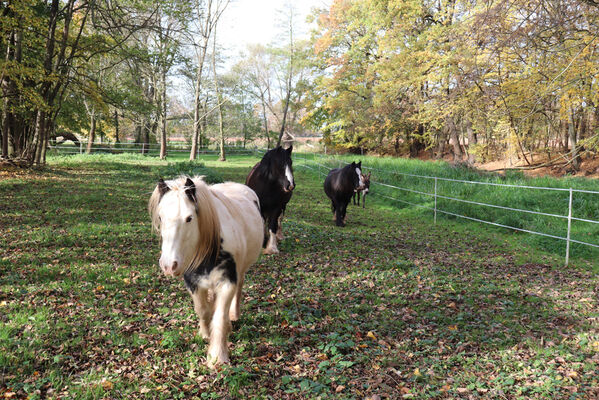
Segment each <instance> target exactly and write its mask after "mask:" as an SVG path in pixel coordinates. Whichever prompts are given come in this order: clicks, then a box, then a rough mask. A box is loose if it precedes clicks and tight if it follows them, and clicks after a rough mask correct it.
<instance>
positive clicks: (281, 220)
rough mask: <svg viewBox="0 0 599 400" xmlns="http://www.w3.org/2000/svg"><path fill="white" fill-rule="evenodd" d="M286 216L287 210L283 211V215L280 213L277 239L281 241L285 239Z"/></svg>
mask: <svg viewBox="0 0 599 400" xmlns="http://www.w3.org/2000/svg"><path fill="white" fill-rule="evenodd" d="M284 216H285V210H283V211H281V215H279V219H278V221H277V222H278V226H277V240H278V241H279V242H280V241H281V240H283V239H285V236H283V217H284Z"/></svg>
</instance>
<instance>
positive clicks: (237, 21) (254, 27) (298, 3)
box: [217, 0, 332, 57]
mask: <svg viewBox="0 0 599 400" xmlns="http://www.w3.org/2000/svg"><path fill="white" fill-rule="evenodd" d="M331 2H332V0H295V1H292V4H293V6H294V7H295V8H296V10H297V12H298V18H297V29H298V31H299V32H298V35H297V36H298V38H300V39H303V38H308V37H309V33H310V26H309V25H308V23H307V22H306V17H307V16H308V14H310V10H311V9H312V8H313V7H317V8H328V7H329V6H330V4H331ZM284 4H285V0H234V1H232V2H231V3H230V4H229V6H228V8H227V9H226V10H225V12H224V14H223V15H222V17H221V18H222V20H221V21H220V22H219V25H218V32H217V39H218V42H219V44H220V45H221V46H223V47H224V48H226V49H228V54H229V55H230V56H233V57H235V56H237V55H238V54H239V53H240V51H242V50H244V49H245V48H246V45H247V44H255V43H260V44H265V45H266V44H269V43H271V42H273V41H274V40H275V39H276V37H277V34H279V33H280V32H281V28H279V27H278V26H277V24H278V21H277V20H278V19H280V18H281V16H280V15H278V12H277V11H278V10H281V9H282V8H283V5H284Z"/></svg>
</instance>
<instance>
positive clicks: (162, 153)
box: [158, 67, 166, 160]
mask: <svg viewBox="0 0 599 400" xmlns="http://www.w3.org/2000/svg"><path fill="white" fill-rule="evenodd" d="M159 86H160V95H159V97H160V116H159V117H158V118H159V125H160V159H161V160H164V159H165V158H166V71H165V69H164V67H162V68H161V71H160V85H159Z"/></svg>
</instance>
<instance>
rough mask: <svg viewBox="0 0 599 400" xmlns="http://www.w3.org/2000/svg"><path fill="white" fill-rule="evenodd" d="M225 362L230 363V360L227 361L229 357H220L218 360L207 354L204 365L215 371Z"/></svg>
mask: <svg viewBox="0 0 599 400" xmlns="http://www.w3.org/2000/svg"><path fill="white" fill-rule="evenodd" d="M225 364H227V365H229V364H231V362H230V361H229V357H222V358H221V359H220V360H219V359H218V358H214V357H211V356H208V358H207V359H206V366H207V367H208V368H210V369H211V370H212V371H216V370H217V369H218V367H219V366H221V365H225Z"/></svg>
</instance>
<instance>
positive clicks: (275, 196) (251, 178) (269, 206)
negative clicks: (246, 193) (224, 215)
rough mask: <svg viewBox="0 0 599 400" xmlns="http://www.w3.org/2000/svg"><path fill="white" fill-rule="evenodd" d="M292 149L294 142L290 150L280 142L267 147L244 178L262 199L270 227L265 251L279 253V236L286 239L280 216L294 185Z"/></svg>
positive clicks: (265, 218) (261, 204) (266, 221)
mask: <svg viewBox="0 0 599 400" xmlns="http://www.w3.org/2000/svg"><path fill="white" fill-rule="evenodd" d="M292 151H293V146H290V147H289V148H288V149H287V150H285V149H283V148H282V147H281V146H279V147H276V148H274V149H272V150H269V151H267V152H266V154H264V157H262V160H261V161H260V162H259V163H258V164H256V165H254V168H252V170H251V171H250V173H249V175H248V176H247V178H246V180H245V184H246V185H248V186H249V187H250V188H252V189H253V190H254V191H255V192H256V194H257V195H258V199H260V212H261V213H262V218H264V222H265V223H266V227H267V229H268V241H267V239H266V235H265V243H264V244H265V248H264V254H276V253H278V252H279V249H278V248H277V239H278V240H283V233H282V230H281V220H282V219H283V214H284V213H285V207H287V203H288V202H289V200H290V199H291V195H292V194H293V189H294V188H295V182H294V180H293V168H292V161H291V152H292Z"/></svg>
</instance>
